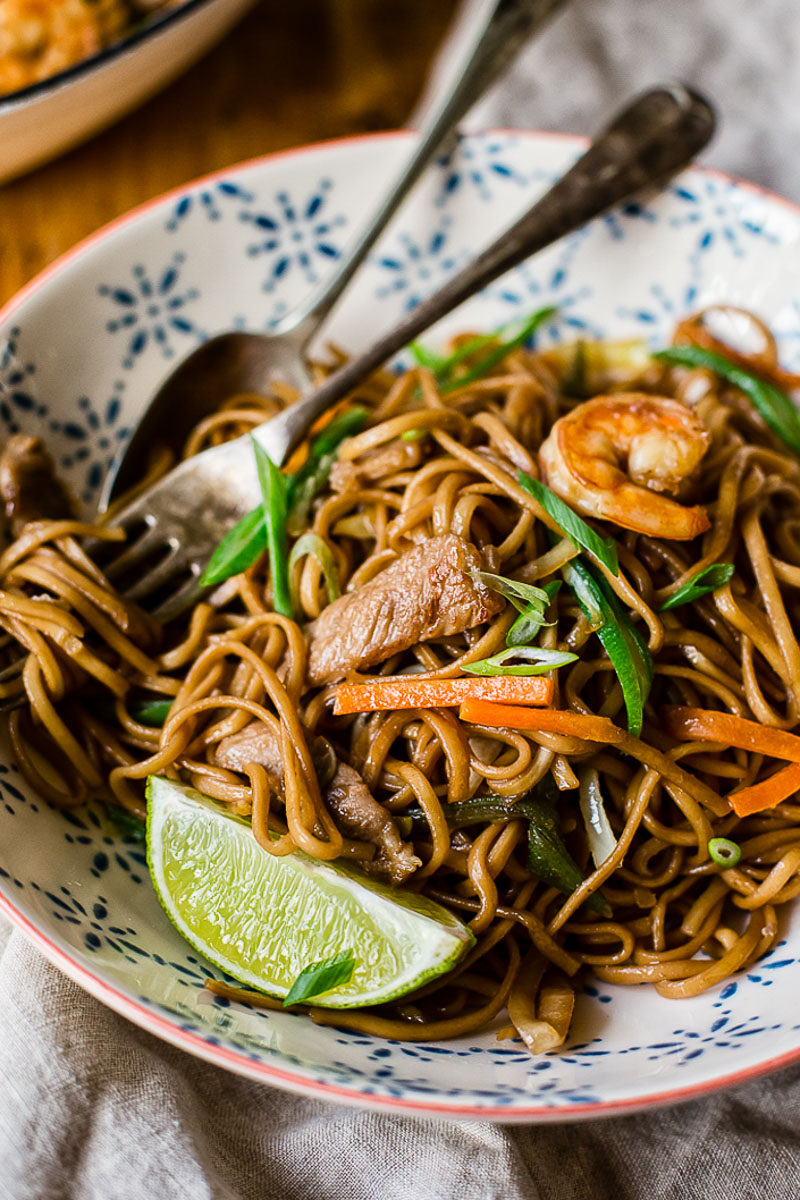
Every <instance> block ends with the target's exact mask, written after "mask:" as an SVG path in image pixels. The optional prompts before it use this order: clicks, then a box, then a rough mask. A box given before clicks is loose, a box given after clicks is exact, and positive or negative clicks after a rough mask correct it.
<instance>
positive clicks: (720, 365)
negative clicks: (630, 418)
mask: <svg viewBox="0 0 800 1200" xmlns="http://www.w3.org/2000/svg"><path fill="white" fill-rule="evenodd" d="M653 357H654V358H657V359H660V360H661V361H662V362H665V363H669V364H670V365H671V366H680V367H705V368H706V369H707V370H710V371H715V372H716V373H717V375H719V376H720V378H721V379H725V380H727V382H728V383H732V384H733V386H734V387H737V388H738V389H739V391H741V392H744V394H745V395H746V396H747V397H748V399H749V400H751V401H752V403H753V405H754V407H755V408H756V409H757V410H758V412H759V413H760V414H761V416H762V417H763V419H764V421H765V422H766V424H767V425H769V427H770V429H771V430H772V431H773V433H776V434H777V435H778V437H779V438H780V439H781V440H782V441H784V442H785V443H786V445H787V446H789V448H790V449H792V450H794V452H795V454H800V414H798V411H797V409H796V408H795V406H794V404H793V403H792V401H791V400H790V398H789V396H787V394H786V392H784V391H781V389H780V388H778V387H776V386H775V384H774V383H767V381H766V380H765V379H759V377H758V376H757V375H753V374H751V373H750V371H746V370H745V369H744V367H737V366H736V364H735V363H732V362H730V361H729V360H728V359H727V358H725V357H724V356H723V355H722V354H716V353H715V352H714V351H713V350H704V349H703V348H702V347H701V346H670V347H669V348H668V349H667V350H659V351H658V352H657V353H656V354H654V355H653Z"/></svg>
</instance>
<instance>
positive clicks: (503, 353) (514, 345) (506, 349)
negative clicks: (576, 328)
mask: <svg viewBox="0 0 800 1200" xmlns="http://www.w3.org/2000/svg"><path fill="white" fill-rule="evenodd" d="M555 311H556V310H555V308H552V307H551V308H540V309H539V311H538V312H535V313H533V314H532V316H530V317H528V319H527V321H525V322H524V324H523V325H522V328H521V329H520V330H519V332H518V333H516V334H515V335H514V336H513V337H511V338H509V339H508V341H505V342H500V343H499V344H498V345H497V346H494V347H493V348H492V349H491V350H489V351H488V352H487V353H486V354H485V355H484V356H483V358H481V359H479V360H478V362H476V363H475V365H474V366H472V367H470V368H469V370H467V371H465V372H464V373H463V375H451V377H450V378H449V379H447V380H445V381H444V383H443V386H442V391H443V392H451V391H455V389H456V388H461V387H466V386H467V384H469V383H474V382H475V380H476V379H482V378H484V377H485V376H486V375H488V374H489V372H490V371H491V370H492V368H493V367H496V366H497V365H498V363H501V362H502V361H503V359H504V358H506V357H507V356H508V355H509V354H510V353H511V352H512V350H516V349H518V348H519V347H520V346H524V344H525V343H526V342H527V340H528V338H529V337H531V336H532V334H534V333H535V332H536V330H537V329H538V328H539V326H540V325H541V324H542V323H543V322H544V321H547V320H549V318H550V317H552V316H553V315H554V314H555ZM463 349H464V347H462V350H463Z"/></svg>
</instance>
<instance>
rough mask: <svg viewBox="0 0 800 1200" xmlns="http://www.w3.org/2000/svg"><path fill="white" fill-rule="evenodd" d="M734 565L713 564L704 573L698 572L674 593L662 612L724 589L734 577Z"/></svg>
mask: <svg viewBox="0 0 800 1200" xmlns="http://www.w3.org/2000/svg"><path fill="white" fill-rule="evenodd" d="M733 571H734V567H733V563H711V564H710V566H707V567H704V568H703V570H702V571H698V572H697V574H696V575H693V576H692V578H691V579H689V580H687V582H686V583H685V584H684V585H683V587H679V588H678V590H677V592H673V593H672V595H671V596H669V597H668V598H667V599H666V600H665V601H664V603H663V604H662V605H661V608H660V610H659V611H660V612H667V611H668V610H669V609H671V608H678V607H679V606H680V605H681V604H691V603H692V601H693V600H699V599H700V597H701V596H707V595H708V594H709V592H715V591H716V590H717V588H721V587H724V586H725V584H726V583H728V582H729V581H730V579H731V577H732V575H733Z"/></svg>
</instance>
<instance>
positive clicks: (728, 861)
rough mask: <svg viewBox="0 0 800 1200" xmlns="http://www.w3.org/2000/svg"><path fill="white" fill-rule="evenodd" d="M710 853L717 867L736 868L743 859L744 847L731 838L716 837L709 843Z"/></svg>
mask: <svg viewBox="0 0 800 1200" xmlns="http://www.w3.org/2000/svg"><path fill="white" fill-rule="evenodd" d="M708 853H709V854H710V855H711V857H712V858H713V860H714V862H715V863H716V864H717V866H720V867H735V866H736V864H737V863H738V861H739V859H740V858H741V857H742V847H741V846H740V845H739V843H738V842H732V841H731V839H730V838H725V837H714V838H712V839H711V841H710V842H709V843H708Z"/></svg>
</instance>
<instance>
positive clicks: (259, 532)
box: [200, 407, 367, 587]
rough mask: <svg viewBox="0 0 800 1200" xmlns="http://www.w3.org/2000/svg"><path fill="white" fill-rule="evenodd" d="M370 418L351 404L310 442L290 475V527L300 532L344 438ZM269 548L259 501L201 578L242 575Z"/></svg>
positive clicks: (213, 580) (208, 581)
mask: <svg viewBox="0 0 800 1200" xmlns="http://www.w3.org/2000/svg"><path fill="white" fill-rule="evenodd" d="M366 421H367V411H366V409H364V408H358V407H354V408H348V409H346V410H345V411H344V412H342V413H339V414H338V416H336V417H334V418H333V420H332V421H331V422H330V424H329V425H327V426H326V427H325V429H323V431H322V433H320V434H319V436H318V437H316V438H315V439H314V441H313V442H312V443H311V448H310V449H309V452H308V458H307V459H306V461H305V462H304V463H303V465H302V467H300V468H299V470H297V471H296V472H295V473H294V475H290V476H288V477H286V478H287V496H286V504H287V508H288V510H289V511H288V516H287V530H288V531H289V532H290V533H292V532H294V533H296V534H299V533H301V532H302V530H303V529H304V528H305V525H306V524H307V521H308V514H309V510H310V508H311V504H312V503H313V501H314V498H315V496H317V494H318V493H319V492H320V491H321V489H322V488H323V487H324V486H325V484H326V483H327V481H328V476H329V475H330V472H331V467H332V466H333V463H334V462H335V460H336V455H337V453H338V450H339V446H340V445H341V444H342V442H343V441H344V440H345V438H348V437H353V436H354V435H355V434H356V433H359V432H360V430H361V429H363V428H364V425H365V424H366ZM266 549H267V535H266V524H265V521H264V507H263V505H262V504H259V505H258V507H257V508H254V509H253V510H252V512H249V513H246V515H245V516H243V517H242V519H241V520H240V521H237V522H236V524H235V525H234V527H233V529H230V530H228V532H227V533H226V534H225V537H224V538H223V539H222V541H221V542H220V544H219V545H218V546H217V548H216V550H215V551H214V553H213V554H212V555H211V558H210V559H209V560H208V565H207V566H206V569H205V571H204V572H203V574H202V576H201V578H200V582H201V584H202V585H203V586H204V587H216V586H217V584H219V583H224V582H225V580H226V579H230V578H231V576H233V575H241V573H242V571H246V570H247V568H248V567H252V565H253V563H254V562H256V561H257V560H258V558H259V557H260V556H261V555H262V554H263V553H264V551H265V550H266Z"/></svg>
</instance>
